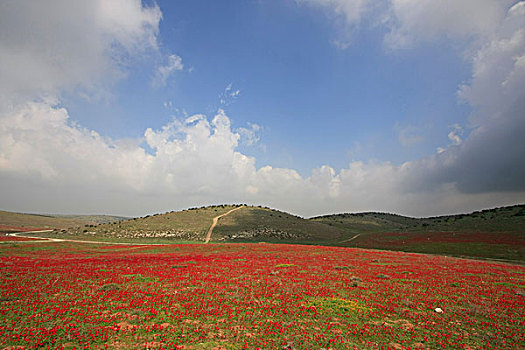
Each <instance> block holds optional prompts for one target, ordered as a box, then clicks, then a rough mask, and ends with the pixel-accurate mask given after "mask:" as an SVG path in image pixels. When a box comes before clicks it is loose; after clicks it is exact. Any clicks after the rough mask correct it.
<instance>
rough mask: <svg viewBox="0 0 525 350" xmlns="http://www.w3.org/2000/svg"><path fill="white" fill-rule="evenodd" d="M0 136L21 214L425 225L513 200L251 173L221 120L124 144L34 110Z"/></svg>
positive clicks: (4, 124) (1, 167) (405, 173)
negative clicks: (224, 215)
mask: <svg viewBox="0 0 525 350" xmlns="http://www.w3.org/2000/svg"><path fill="white" fill-rule="evenodd" d="M0 132H1V134H2V135H3V137H2V139H1V141H0V187H1V190H2V193H3V194H4V195H3V196H2V198H1V199H0V205H2V206H3V207H4V208H12V209H18V207H17V205H20V209H19V210H26V211H27V210H31V208H34V209H32V210H37V211H38V210H40V211H42V209H38V208H45V209H46V210H47V211H60V212H64V211H74V210H75V209H77V210H78V211H81V212H86V211H89V210H91V211H92V212H107V213H118V214H126V215H141V214H144V213H147V212H152V211H167V210H173V209H177V208H182V207H188V206H194V205H202V204H208V203H224V202H243V203H245V202H248V203H254V204H260V203H263V204H266V205H270V206H274V207H277V208H281V209H284V210H289V211H291V212H293V213H298V214H302V215H315V214H319V213H322V212H334V211H350V210H385V211H393V212H401V213H407V214H412V215H425V214H429V213H432V214H438V213H448V212H453V211H454V210H465V208H469V206H470V207H472V209H475V208H477V206H478V205H483V204H484V203H486V202H487V201H488V200H491V201H494V200H495V199H499V200H500V203H505V201H510V200H512V199H514V200H515V199H516V198H519V195H520V194H519V193H514V194H513V195H511V196H509V195H505V194H503V193H493V194H492V195H491V196H490V197H487V196H486V193H479V194H477V193H465V194H462V193H460V192H458V190H457V189H456V188H455V186H453V185H449V184H448V183H449V182H448V181H441V182H440V184H439V190H437V189H433V190H430V191H429V190H428V189H427V188H423V189H419V190H414V188H415V187H410V190H407V189H406V188H405V187H404V186H405V185H406V181H407V179H410V176H413V175H412V174H414V173H417V174H418V175H419V177H417V178H416V180H420V179H421V176H423V175H426V174H424V171H427V172H428V173H429V175H430V176H436V174H437V173H439V172H436V171H434V170H432V169H430V167H429V165H428V164H424V166H422V165H421V164H419V163H407V164H404V165H403V166H394V165H392V164H389V163H374V162H368V163H365V162H359V161H356V162H352V163H350V164H349V166H348V167H347V168H344V169H342V170H340V171H339V172H337V171H336V170H335V169H333V168H332V167H330V166H328V165H324V166H321V167H319V168H316V169H313V170H312V173H311V174H310V175H309V176H308V177H303V176H301V175H300V174H299V173H298V172H297V171H295V170H293V169H285V168H274V167H272V166H264V167H261V168H257V167H256V166H255V159H254V158H253V157H249V156H247V155H245V154H242V153H241V152H239V151H238V150H237V148H238V146H239V143H240V142H243V135H242V133H241V132H238V131H234V130H233V129H232V126H231V121H230V119H229V117H228V116H227V115H226V113H225V112H224V111H223V110H219V111H218V112H217V113H216V115H215V116H214V117H213V118H211V120H209V119H208V118H207V117H206V116H204V115H193V116H190V117H188V118H186V119H184V120H178V119H176V120H173V121H171V122H170V123H168V124H167V125H165V126H164V127H162V128H160V129H158V130H153V129H147V130H146V131H145V133H144V137H143V138H142V139H137V140H126V141H125V142H124V141H119V140H112V139H109V138H104V137H102V136H101V135H99V134H98V133H96V132H95V131H93V130H88V129H86V128H83V127H82V126H80V125H77V124H75V123H73V122H72V121H71V120H70V118H69V115H68V112H67V110H66V109H64V108H58V107H52V106H49V105H48V104H46V103H36V102H32V103H28V104H26V105H25V106H23V107H20V108H18V109H17V110H16V111H15V112H13V113H12V114H10V115H8V116H6V117H4V118H2V119H0ZM146 148H148V149H149V150H150V151H146ZM445 156H450V153H449V152H446V153H445ZM426 162H428V160H426ZM438 163H439V162H438ZM418 167H420V168H418ZM429 169H430V170H429ZM442 180H443V179H442ZM415 182H416V184H417V181H415ZM21 198H24V200H22V199H21ZM452 199H454V201H452ZM467 199H468V200H467Z"/></svg>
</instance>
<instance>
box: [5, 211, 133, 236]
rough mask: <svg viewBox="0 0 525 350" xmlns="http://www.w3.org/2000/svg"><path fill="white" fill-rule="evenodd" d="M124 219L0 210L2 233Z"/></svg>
mask: <svg viewBox="0 0 525 350" xmlns="http://www.w3.org/2000/svg"><path fill="white" fill-rule="evenodd" d="M122 219H123V218H122V217H118V216H109V215H53V214H49V215H43V214H25V213H13V212H9V211H1V210H0V233H9V232H18V231H31V230H43V229H56V228H59V229H66V228H73V227H76V226H81V225H86V224H97V223H102V222H113V221H118V220H122Z"/></svg>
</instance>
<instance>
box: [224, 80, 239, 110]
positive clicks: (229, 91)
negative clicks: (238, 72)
mask: <svg viewBox="0 0 525 350" xmlns="http://www.w3.org/2000/svg"><path fill="white" fill-rule="evenodd" d="M240 93H241V90H239V89H234V88H233V83H229V84H228V86H226V88H225V89H224V92H223V93H221V94H220V95H219V102H220V103H221V105H223V106H229V105H231V104H232V103H233V102H235V100H236V99H237V98H238V97H239V94H240Z"/></svg>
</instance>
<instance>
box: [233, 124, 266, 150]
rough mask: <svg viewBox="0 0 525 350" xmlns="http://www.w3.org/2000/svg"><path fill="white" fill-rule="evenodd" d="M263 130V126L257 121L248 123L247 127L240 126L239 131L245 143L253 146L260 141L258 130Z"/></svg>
mask: <svg viewBox="0 0 525 350" xmlns="http://www.w3.org/2000/svg"><path fill="white" fill-rule="evenodd" d="M260 130H261V126H260V125H257V124H255V123H248V127H247V128H238V129H237V132H238V133H239V134H240V135H241V137H242V139H243V140H244V144H246V145H247V146H253V145H255V144H256V143H258V142H259V141H260V139H261V138H260V136H259V134H258V132H259V131H260Z"/></svg>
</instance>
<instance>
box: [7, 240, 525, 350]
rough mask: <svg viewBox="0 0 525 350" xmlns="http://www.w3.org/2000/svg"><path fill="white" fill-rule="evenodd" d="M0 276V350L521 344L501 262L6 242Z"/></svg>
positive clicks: (515, 289) (519, 303) (324, 250)
mask: <svg viewBox="0 0 525 350" xmlns="http://www.w3.org/2000/svg"><path fill="white" fill-rule="evenodd" d="M0 276H1V287H0V288H1V289H0V290H1V297H0V298H1V299H0V314H1V317H0V348H7V349H12V348H50V349H54V348H58V349H61V348H63V349H73V348H75V349H81V348H94V349H104V348H120V349H136V348H144V349H146V348H150V349H153V348H155V349H165V348H171V349H177V348H178V349H242V348H249V349H257V348H260V349H292V348H294V349H323V348H324V349H329V348H331V349H439V348H444V349H477V348H483V349H516V348H520V347H521V348H523V346H524V344H525V334H524V329H525V318H524V313H523V310H524V306H525V300H524V298H525V296H524V295H525V292H524V290H525V267H523V266H518V265H511V264H502V263H494V262H484V261H475V260H466V259H456V258H449V257H443V256H430V255H420V254H410V253H399V252H386V251H373V250H363V249H352V248H340V247H318V246H301V245H273V244H208V245H204V244H193V245H192V244H187V245H167V246H105V245H91V244H79V243H72V242H38V243H33V242H16V243H4V244H3V245H2V246H0ZM438 308H439V309H438ZM436 310H438V311H441V312H437V311H436Z"/></svg>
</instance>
